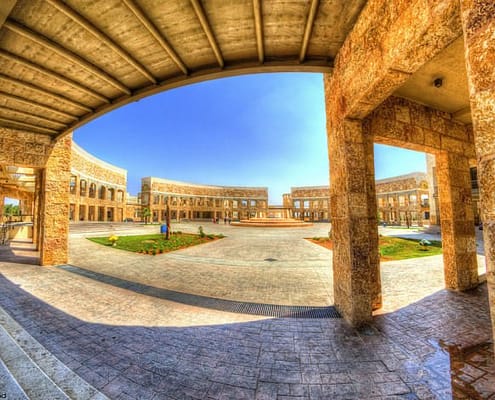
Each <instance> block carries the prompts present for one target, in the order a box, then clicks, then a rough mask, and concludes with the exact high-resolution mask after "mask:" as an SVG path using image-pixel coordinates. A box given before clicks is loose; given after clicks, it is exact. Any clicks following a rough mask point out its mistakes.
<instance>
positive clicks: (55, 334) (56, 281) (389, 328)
mask: <svg viewBox="0 0 495 400" xmlns="http://www.w3.org/2000/svg"><path fill="white" fill-rule="evenodd" d="M205 225H206V224H205ZM205 228H206V231H207V232H209V231H213V230H216V229H218V230H219V231H223V233H225V234H226V235H227V236H228V238H226V239H222V240H220V241H217V242H214V243H210V244H208V245H205V246H198V247H195V248H190V249H186V250H183V251H180V252H178V253H175V254H170V255H161V256H155V257H153V256H143V255H135V254H130V253H125V252H121V251H115V250H114V249H111V248H105V247H102V246H97V245H95V244H93V243H91V242H89V241H86V240H84V239H82V236H84V232H81V231H80V232H79V233H75V232H74V233H73V237H72V238H71V263H72V264H74V265H77V266H79V267H82V268H87V269H93V270H95V271H98V272H100V273H104V274H107V275H113V276H118V277H120V278H122V279H126V280H134V281H136V282H141V283H144V284H150V285H152V286H155V287H163V288H166V289H171V290H177V291H187V292H188V293H192V294H199V295H203V296H212V297H220V298H225V299H230V300H240V301H254V300H255V301H258V302H268V303H278V304H305V305H308V304H312V305H329V304H331V302H332V295H331V291H332V290H331V262H330V254H331V253H330V252H329V251H328V250H326V249H323V248H321V247H319V246H316V245H313V244H312V243H309V242H307V241H304V240H303V239H301V237H303V236H308V237H312V236H322V234H325V233H326V232H325V231H326V228H327V227H325V226H324V225H317V226H314V227H313V228H311V229H308V230H307V231H303V230H296V229H293V230H276V231H274V230H270V231H267V232H264V233H262V234H261V235H260V234H259V233H256V232H254V231H248V230H246V228H233V227H223V226H222V225H219V226H217V227H215V226H213V224H209V225H206V226H205ZM119 229H120V228H118V227H115V228H114V230H115V231H116V232H118V231H119ZM146 229H153V228H146ZM154 229H156V227H154ZM187 229H190V230H194V229H196V227H195V226H193V225H192V224H183V225H182V226H181V230H183V231H186V230H187ZM234 229H238V230H234ZM127 231H128V232H130V231H131V230H130V229H127ZM77 236H79V237H77ZM265 258H275V259H277V260H279V261H272V262H269V261H264V259H265ZM480 270H482V268H480ZM481 272H482V271H481ZM442 276H443V273H442V266H441V257H427V258H424V259H420V260H419V261H412V260H409V261H407V262H399V261H396V262H392V263H383V265H382V279H383V295H384V301H385V302H384V309H383V310H381V312H380V315H377V316H375V318H374V322H373V324H372V325H370V326H368V327H365V328H363V329H361V330H355V329H352V328H350V327H349V326H347V324H346V323H345V322H344V321H343V320H342V319H281V318H264V317H257V316H252V315H244V314H234V313H226V312H221V311H216V310H212V309H208V308H201V307H193V306H190V305H184V304H178V303H174V302H171V301H167V300H164V299H161V298H156V297H153V296H147V295H144V294H140V293H136V292H134V291H132V290H126V289H123V288H120V287H115V286H112V285H108V284H105V283H102V282H99V281H97V280H94V279H88V278H86V277H82V276H79V275H77V274H74V273H70V272H67V271H64V270H62V269H60V268H56V267H37V266H32V265H23V264H17V263H13V262H10V261H5V262H0V293H1V296H0V306H1V307H3V308H4V309H5V310H6V311H7V312H8V313H9V314H10V315H11V316H12V317H13V318H14V319H15V320H16V321H17V322H19V323H20V324H21V325H22V326H23V328H24V329H26V330H27V331H28V332H29V333H30V334H31V335H32V336H33V337H34V338H35V339H37V340H38V341H39V342H40V343H41V344H42V345H43V346H45V347H46V349H47V350H48V351H50V352H51V353H52V354H53V355H55V356H56V357H57V358H58V359H60V360H61V361H62V362H64V363H65V364H66V365H67V366H69V367H70V368H72V369H73V370H74V371H75V372H76V373H77V374H78V375H79V376H81V377H82V378H83V379H85V380H86V381H87V382H88V383H90V384H91V385H93V386H94V387H96V388H97V389H99V390H101V391H102V392H103V393H104V394H106V395H107V396H108V397H110V398H112V399H365V398H373V399H375V398H376V399H450V398H452V396H453V393H455V396H456V398H465V399H468V398H473V399H476V398H486V399H489V398H495V389H494V388H493V382H494V381H495V379H494V377H495V367H494V364H493V361H491V360H492V359H493V352H491V350H490V347H489V346H487V345H486V344H487V343H488V342H489V341H490V340H491V328H490V321H489V314H488V299H487V293H486V286H485V285H483V284H482V285H480V286H479V287H478V288H477V289H475V290H473V291H470V292H467V293H455V292H450V291H447V290H443V289H442V287H443V278H442ZM473 354H474V355H473ZM483 357H484V358H483ZM490 357H491V358H490ZM451 374H452V376H454V379H451ZM0 392H1V390H0ZM466 393H467V394H466ZM476 396H478V397H476Z"/></svg>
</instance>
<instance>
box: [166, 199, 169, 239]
mask: <svg viewBox="0 0 495 400" xmlns="http://www.w3.org/2000/svg"><path fill="white" fill-rule="evenodd" d="M166 222H167V233H166V234H165V239H166V240H170V206H169V205H168V203H167V221H166Z"/></svg>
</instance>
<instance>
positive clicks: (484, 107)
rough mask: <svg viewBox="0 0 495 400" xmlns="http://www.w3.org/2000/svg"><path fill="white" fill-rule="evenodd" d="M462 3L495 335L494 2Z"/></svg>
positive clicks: (470, 1)
mask: <svg viewBox="0 0 495 400" xmlns="http://www.w3.org/2000/svg"><path fill="white" fill-rule="evenodd" d="M460 3H461V19H462V25H463V31H464V44H465V51H466V67H467V73H468V84H469V95H470V102H471V114H472V118H473V128H474V137H475V146H476V156H477V161H478V180H479V184H480V203H481V219H482V222H483V237H484V240H485V256H486V268H487V273H486V276H487V282H488V293H489V296H490V302H489V303H490V312H491V317H492V327H493V333H494V336H495V196H494V193H495V102H494V99H495V75H494V74H493V66H494V65H495V35H494V32H495V3H494V2H493V1H492V0H484V1H483V0H479V1H473V0H461V1H460Z"/></svg>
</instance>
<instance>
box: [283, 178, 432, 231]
mask: <svg viewBox="0 0 495 400" xmlns="http://www.w3.org/2000/svg"><path fill="white" fill-rule="evenodd" d="M375 185H376V199H377V204H378V214H379V216H378V218H379V221H380V222H386V223H389V224H398V225H402V224H407V222H409V223H410V224H414V225H420V226H421V225H423V221H424V220H427V219H428V217H429V215H428V214H429V202H428V183H427V181H426V174H425V173H421V172H415V173H411V174H407V175H401V176H395V177H392V178H387V179H380V180H377V181H375ZM329 200H330V187H329V186H302V187H292V188H291V192H290V193H286V194H284V195H283V202H284V206H285V207H287V208H289V209H290V213H291V216H292V217H293V218H296V219H302V220H305V221H311V222H328V221H329V220H330V218H329V216H330V202H329Z"/></svg>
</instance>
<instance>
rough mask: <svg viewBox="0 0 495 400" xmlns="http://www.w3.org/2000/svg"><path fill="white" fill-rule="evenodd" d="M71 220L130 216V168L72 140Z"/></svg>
mask: <svg viewBox="0 0 495 400" xmlns="http://www.w3.org/2000/svg"><path fill="white" fill-rule="evenodd" d="M71 158H72V162H71V168H70V173H71V175H70V181H69V220H70V221H73V222H78V221H112V222H122V221H123V220H124V218H125V217H124V215H126V211H125V210H126V199H125V197H126V196H125V194H126V185H127V171H126V170H125V169H122V168H119V167H116V166H115V165H112V164H109V163H107V162H105V161H103V160H100V159H99V158H96V157H95V156H93V155H91V154H89V153H88V152H87V151H85V150H84V149H82V148H81V147H79V146H78V145H77V144H76V143H74V142H73V143H72V157H71Z"/></svg>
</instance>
